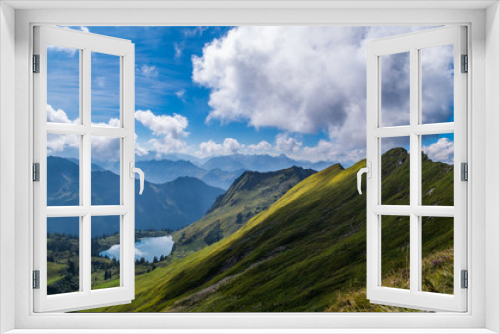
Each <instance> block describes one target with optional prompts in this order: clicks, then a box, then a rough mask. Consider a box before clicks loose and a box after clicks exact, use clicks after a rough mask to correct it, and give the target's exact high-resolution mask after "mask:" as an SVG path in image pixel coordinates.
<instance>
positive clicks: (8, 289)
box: [0, 2, 15, 333]
mask: <svg viewBox="0 0 500 334" xmlns="http://www.w3.org/2000/svg"><path fill="white" fill-rule="evenodd" d="M14 31H15V12H14V10H13V9H12V8H11V7H10V6H8V5H6V4H5V3H1V2H0V45H1V46H2V47H1V48H0V221H2V222H9V223H8V224H1V225H0V254H1V256H0V258H1V259H2V261H1V262H0V273H2V274H1V275H0V333H3V332H5V331H7V330H10V329H13V328H14V319H15V318H14V310H15V308H14V301H15V298H14V297H15V295H14V286H15V281H14V272H15V271H14V263H15V262H14V260H15V259H14V256H13V255H14V252H13V251H14V240H13V239H12V235H13V233H14V209H15V206H14V194H15V190H14V165H15V153H14V152H15V151H14V145H13V142H14V116H15V113H14V111H15V109H14V93H15V92H14V82H13V80H14V79H15V76H14V69H15V44H14V43H15V33H14ZM4 254H10V256H9V255H7V256H4Z"/></svg>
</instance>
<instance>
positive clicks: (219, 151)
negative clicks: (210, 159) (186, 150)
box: [197, 138, 245, 156]
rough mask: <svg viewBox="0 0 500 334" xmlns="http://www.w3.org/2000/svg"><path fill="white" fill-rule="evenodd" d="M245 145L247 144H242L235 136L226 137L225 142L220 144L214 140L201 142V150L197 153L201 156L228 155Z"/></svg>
mask: <svg viewBox="0 0 500 334" xmlns="http://www.w3.org/2000/svg"><path fill="white" fill-rule="evenodd" d="M244 147H245V145H243V144H240V143H239V142H238V141H237V140H236V139H234V138H226V139H224V142H222V143H220V144H218V143H216V142H214V141H213V140H209V141H206V142H203V143H201V144H200V151H198V152H197V154H198V155H200V156H213V155H228V154H234V153H237V152H238V151H239V150H240V149H243V148H244Z"/></svg>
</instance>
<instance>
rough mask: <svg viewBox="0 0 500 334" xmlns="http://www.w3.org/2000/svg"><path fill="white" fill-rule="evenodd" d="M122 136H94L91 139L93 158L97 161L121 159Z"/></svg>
mask: <svg viewBox="0 0 500 334" xmlns="http://www.w3.org/2000/svg"><path fill="white" fill-rule="evenodd" d="M120 143H121V140H120V138H111V137H101V136H93V137H92V139H91V150H92V152H91V154H92V159H95V160H97V161H113V162H114V161H118V160H120V146H121V144H120Z"/></svg>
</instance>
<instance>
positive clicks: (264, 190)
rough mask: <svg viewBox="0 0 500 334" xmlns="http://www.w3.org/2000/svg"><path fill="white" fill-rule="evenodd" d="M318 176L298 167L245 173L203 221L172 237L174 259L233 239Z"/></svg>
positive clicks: (220, 198) (222, 196) (218, 199)
mask: <svg viewBox="0 0 500 334" xmlns="http://www.w3.org/2000/svg"><path fill="white" fill-rule="evenodd" d="M314 173H315V172H314V171H312V170H305V169H302V168H298V167H291V168H288V169H284V170H280V171H276V172H268V173H259V172H245V173H243V174H242V175H241V176H240V177H239V178H238V179H236V180H235V181H234V183H233V184H232V185H231V187H230V188H229V189H228V190H227V192H226V193H225V194H224V195H221V196H220V197H219V198H217V200H216V201H215V203H214V205H213V206H212V208H211V209H210V210H209V211H208V213H207V214H206V215H205V216H204V217H203V218H202V219H200V220H198V221H197V222H195V223H193V224H191V225H189V226H187V227H185V228H183V229H182V230H180V231H177V232H174V233H173V234H172V236H173V238H174V241H175V245H174V249H173V251H172V253H173V254H172V255H173V258H174V259H178V258H182V257H185V256H186V255H189V254H192V253H194V252H196V251H198V250H200V249H202V248H204V247H206V246H209V245H211V244H213V243H216V242H217V241H219V240H221V239H223V238H225V237H228V236H230V235H231V234H233V233H234V232H236V231H237V230H238V229H239V228H240V227H241V226H243V225H244V224H245V223H246V222H247V221H248V220H250V219H251V218H252V217H254V216H255V215H256V214H258V213H260V212H262V211H265V210H266V209H267V208H268V207H269V206H270V205H272V204H273V203H274V202H276V201H277V200H278V199H279V198H280V197H281V196H283V195H284V194H285V193H286V192H287V191H288V190H290V189H291V188H292V187H293V186H295V185H296V184H297V183H299V182H300V181H302V180H303V179H305V178H306V177H308V176H310V175H312V174H314ZM170 260H173V259H170Z"/></svg>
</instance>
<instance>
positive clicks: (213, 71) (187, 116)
mask: <svg viewBox="0 0 500 334" xmlns="http://www.w3.org/2000/svg"><path fill="white" fill-rule="evenodd" d="M73 29H78V30H84V31H90V32H92V33H96V34H101V35H107V36H113V37H119V38H124V39H129V40H131V41H132V42H133V43H134V44H135V50H136V68H135V74H136V99H135V103H136V114H135V118H136V134H137V149H136V153H137V155H138V158H141V156H143V157H148V158H162V157H168V156H171V154H187V155H192V156H196V157H198V158H207V157H211V156H214V155H224V154H233V153H242V154H272V155H277V154H286V155H288V156H290V157H292V158H296V159H303V160H311V161H320V160H329V161H335V162H337V161H339V162H341V163H343V164H344V165H350V164H352V163H354V162H356V161H358V160H360V159H362V158H364V156H365V155H366V151H365V146H366V144H365V143H366V136H365V131H366V125H365V122H366V121H365V118H366V114H365V110H366V109H365V108H366V88H365V87H366V79H365V78H366V65H365V63H366V62H365V59H366V56H365V54H366V49H365V47H366V43H367V42H368V41H369V40H372V39H376V38H381V37H387V36H392V35H397V34H401V33H406V32H411V31H416V30H421V29H424V28H423V27H420V28H419V27H73ZM436 49H438V48H436ZM426 52H427V51H426ZM450 52H452V49H451V51H450V48H448V49H446V47H444V48H441V49H439V50H430V51H429V52H427V54H425V57H426V59H436V58H438V59H442V61H441V62H439V61H438V62H437V63H436V62H429V61H425V60H424V54H423V60H422V61H423V63H424V69H423V73H424V77H423V80H424V82H426V81H425V80H426V78H427V80H428V81H427V82H429V84H426V85H425V87H424V97H425V103H424V108H426V110H429V112H426V115H427V116H424V121H425V120H426V119H427V121H428V122H441V121H450V120H453V105H452V101H453V95H452V92H453V86H452V72H451V71H452V70H453V67H452V64H450V61H449V55H450ZM78 57H79V54H78V52H74V51H72V50H69V49H64V48H60V47H51V48H49V57H48V61H49V63H48V70H49V73H48V74H49V85H48V105H49V106H48V120H49V121H57V122H77V121H78V120H77V119H78V104H79V103H78V83H79V78H78V63H79V60H78ZM386 63H387V65H386V66H385V67H386V72H384V68H383V79H382V81H383V101H384V99H385V100H386V101H389V102H390V103H389V104H388V107H387V111H384V112H387V115H388V116H387V117H388V119H393V120H395V122H396V123H397V122H400V123H399V125H401V124H403V123H404V120H402V119H404V113H402V112H401V109H402V106H404V105H405V103H407V99H408V98H409V96H405V94H406V93H405V92H406V91H407V88H408V87H406V86H405V84H404V81H405V80H404V79H405V78H407V76H408V73H407V67H405V66H404V57H396V56H395V57H393V59H389V60H388V61H387V62H386ZM426 64H428V65H426ZM425 66H428V67H425ZM436 66H437V68H435V67H436ZM118 71H119V60H118V58H117V57H114V56H109V55H102V54H93V55H92V122H93V123H100V124H104V123H105V124H106V125H108V126H116V118H117V117H118V110H119V109H118V108H119V105H118V102H119V100H118V98H119V90H118V88H119V73H118ZM384 73H386V75H385V79H384ZM450 73H451V76H450ZM426 75H427V76H426ZM396 79H398V80H396ZM384 80H385V81H384ZM399 82H403V83H402V84H401V83H399ZM450 83H451V86H450ZM384 84H385V85H386V86H384ZM384 87H387V88H386V91H387V93H386V95H384V94H385V93H384ZM450 92H451V95H450ZM114 119H115V120H114ZM401 122H403V123H401ZM52 142H56V140H55V138H52V137H51V138H49V151H50V154H53V155H74V151H75V150H74V149H75V144H74V142H73V144H71V143H68V144H67V145H62V146H61V145H59V146H57V145H55V144H54V145H53V147H50V145H52V144H51V143H52ZM95 142H96V147H95V149H94V144H93V150H95V152H96V155H97V154H102V159H112V155H110V154H109V153H108V154H105V153H107V152H109V151H110V147H111V151H117V149H119V148H117V147H116V146H114V147H113V143H112V142H110V141H107V140H106V139H103V140H101V141H99V140H96V141H95ZM397 144H398V143H397V142H394V143H392V144H391V145H390V146H394V145H396V146H397ZM72 145H73V146H72ZM423 145H424V146H426V147H428V152H429V154H434V155H435V157H436V158H435V159H440V160H442V161H449V160H450V154H451V157H452V151H453V139H452V137H450V136H446V135H445V136H432V137H426V138H425V140H424V142H423ZM432 145H434V147H432ZM99 152H100V153H99ZM432 152H436V153H432ZM450 152H451V153H450ZM438 156H440V158H438Z"/></svg>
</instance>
